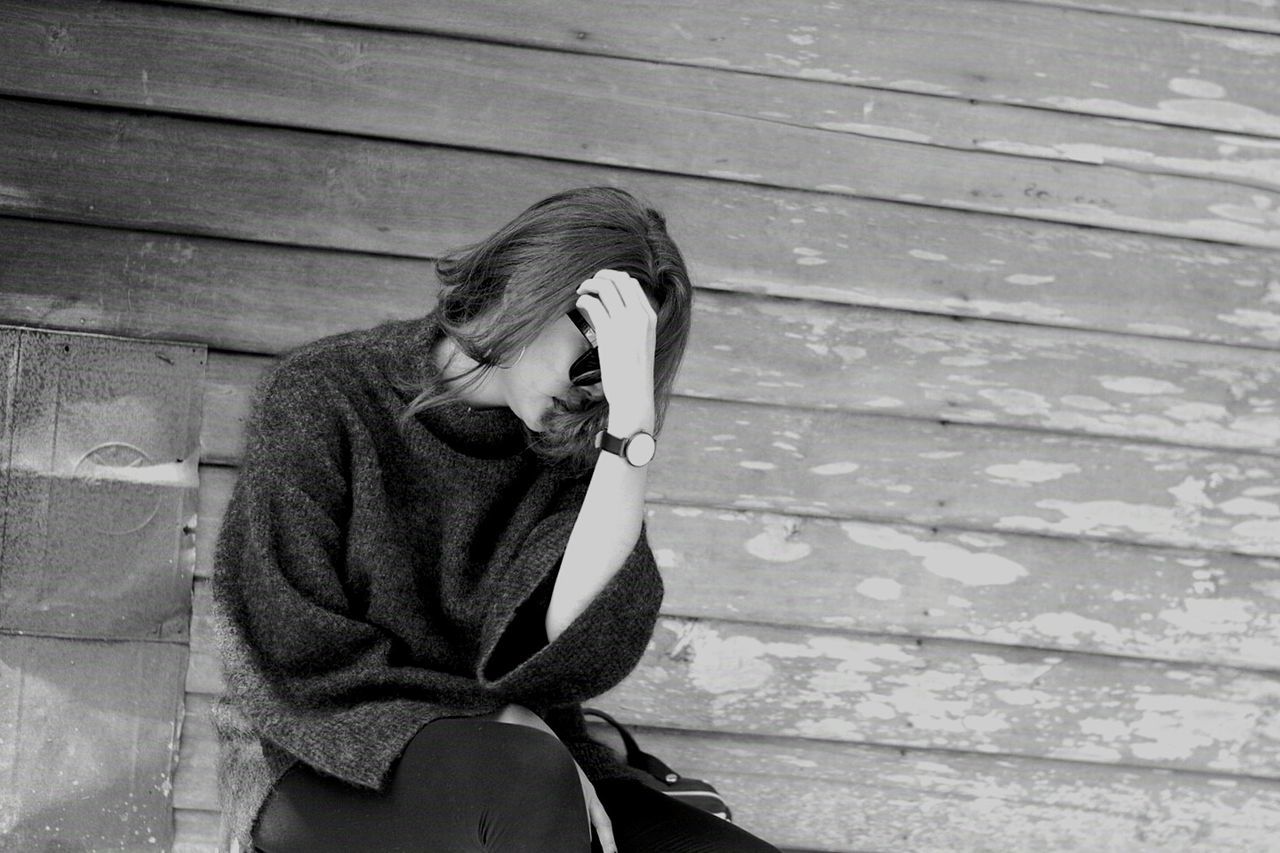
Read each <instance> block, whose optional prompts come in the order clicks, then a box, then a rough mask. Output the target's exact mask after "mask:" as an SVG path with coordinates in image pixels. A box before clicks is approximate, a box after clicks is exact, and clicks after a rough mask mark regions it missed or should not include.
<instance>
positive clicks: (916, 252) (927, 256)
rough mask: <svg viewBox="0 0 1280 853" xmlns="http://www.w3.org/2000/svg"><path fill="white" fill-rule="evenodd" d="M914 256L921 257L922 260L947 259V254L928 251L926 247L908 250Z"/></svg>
mask: <svg viewBox="0 0 1280 853" xmlns="http://www.w3.org/2000/svg"><path fill="white" fill-rule="evenodd" d="M907 254H908V255H910V256H911V257H913V258H919V259H920V260H922V261H945V260H947V256H946V255H944V254H941V253H940V252H926V251H925V250H924V249H912V250H911V251H910V252H907Z"/></svg>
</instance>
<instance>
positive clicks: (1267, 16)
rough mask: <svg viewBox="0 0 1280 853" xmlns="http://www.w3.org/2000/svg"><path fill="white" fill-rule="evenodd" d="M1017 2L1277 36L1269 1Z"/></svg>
mask: <svg viewBox="0 0 1280 853" xmlns="http://www.w3.org/2000/svg"><path fill="white" fill-rule="evenodd" d="M1020 2H1023V3H1039V4H1041V5H1044V6H1067V7H1069V8H1072V9H1089V10H1092V11H1098V12H1112V13H1115V14H1120V15H1134V16H1139V17H1145V18H1152V19H1155V20H1161V21H1185V22H1189V23H1195V24H1207V25H1210V26H1217V27H1231V28H1233V29H1239V30H1257V31H1259V32H1266V33H1280V7H1277V5H1276V4H1275V3H1273V2H1272V0H1020ZM1245 44H1248V42H1245Z"/></svg>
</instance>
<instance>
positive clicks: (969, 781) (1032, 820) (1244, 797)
mask: <svg viewBox="0 0 1280 853" xmlns="http://www.w3.org/2000/svg"><path fill="white" fill-rule="evenodd" d="M211 702H212V697H208V696H201V695H196V694H188V696H187V722H186V725H185V726H184V727H183V732H182V743H181V755H182V760H181V762H180V764H179V771H178V773H177V775H176V776H175V779H174V800H175V803H176V805H177V806H178V812H177V814H178V816H179V820H178V836H179V838H180V839H182V840H183V842H184V843H199V842H200V841H201V840H204V839H207V838H208V837H209V835H208V833H210V832H216V822H215V821H214V820H212V819H211V816H212V815H213V814H215V813H216V809H217V808H218V801H217V791H216V787H215V785H214V776H213V763H212V762H213V761H214V760H215V756H216V749H217V747H216V743H215V742H214V741H213V731H212V727H211V726H210V724H209V722H208V717H207V715H208V709H209V706H210V703H211ZM589 704H591V705H592V706H593V707H599V708H602V709H604V710H606V711H607V712H609V713H611V714H613V715H614V716H616V717H617V718H618V719H619V720H620V721H621V722H623V723H624V724H625V725H627V726H628V727H630V728H632V730H633V732H634V734H635V737H636V738H637V740H638V741H639V743H640V745H641V748H643V749H645V750H646V751H649V752H652V753H653V754H655V755H658V756H659V757H661V758H662V759H663V760H664V761H666V762H667V763H669V764H670V765H671V766H672V767H674V768H675V769H676V770H678V771H680V772H681V773H684V774H686V775H689V776H693V777H696V778H702V779H706V780H708V781H710V782H711V783H712V784H713V785H715V786H716V788H717V789H718V790H719V791H720V792H721V793H722V794H723V795H724V796H725V798H726V800H727V802H728V803H729V804H730V806H731V807H732V808H733V810H734V815H735V819H736V821H737V822H738V823H740V824H741V825H742V826H744V827H746V828H749V829H750V830H752V831H753V832H755V833H756V834H758V835H760V836H761V837H762V838H766V839H768V840H769V841H771V842H773V843H774V844H776V845H779V846H780V847H782V848H784V849H791V848H796V849H804V850H823V851H838V853H850V851H854V850H917V851H937V853H951V851H955V850H984V851H992V853H1003V851H1010V853H1012V851H1018V853H1021V851H1025V850H1090V851H1095V850H1096V851H1116V853H1121V851H1123V853H1134V851H1147V850H1152V851H1155V850H1162V851H1167V850H1189V851H1196V850H1204V851H1209V850H1212V851H1237V850H1238V851H1257V850H1262V849H1266V847H1267V845H1268V844H1269V843H1270V840H1271V839H1272V838H1274V836H1275V834H1276V833H1277V832H1280V783H1277V782H1274V781H1270V780H1262V779H1250V778H1236V777H1226V776H1221V775H1215V774H1201V773H1177V772H1170V771H1163V770H1150V769H1137V768H1121V767H1111V766H1105V765H1099V764H1087V763H1081V762H1072V761H1046V760H1039V759H1028V758H1018V757H1015V756H1000V757H999V758H996V757H993V756H984V755H974V754H971V753H964V752H951V751H944V750H917V749H910V748H902V749H899V748H888V747H877V746H868V745H862V744H848V743H836V742H831V741H813V740H807V739H803V738H780V737H746V736H741V735H736V734H731V733H728V732H715V733H703V732H686V731H679V730H673V729H665V728H655V727H650V726H649V725H647V724H646V723H645V721H644V719H643V718H642V717H641V716H640V715H637V714H635V713H633V712H630V710H629V709H628V708H627V707H626V705H625V704H624V703H621V702H619V701H617V700H616V699H614V698H613V693H612V692H611V693H607V694H604V695H602V696H601V697H600V698H599V699H598V700H593V701H592V702H591V703H589ZM587 727H588V730H589V731H590V732H591V734H592V736H593V737H595V738H597V739H599V740H601V741H603V742H606V743H610V744H611V745H613V746H614V748H615V749H616V748H618V744H617V743H616V742H615V741H616V736H613V735H612V734H611V733H612V729H611V728H608V726H606V724H604V723H601V722H599V721H595V720H592V721H591V722H589V723H588V724H587ZM606 730H607V731H606ZM196 810H203V811H202V813H201V814H200V815H198V816H197V815H194V814H192V812H195V811H196ZM197 832H200V833H201V835H200V836H197V835H196V833H197ZM205 843H207V841H206V842H205ZM207 849H208V848H206V847H193V848H191V850H192V851H194V850H201V851H202V853H203V851H204V850H207Z"/></svg>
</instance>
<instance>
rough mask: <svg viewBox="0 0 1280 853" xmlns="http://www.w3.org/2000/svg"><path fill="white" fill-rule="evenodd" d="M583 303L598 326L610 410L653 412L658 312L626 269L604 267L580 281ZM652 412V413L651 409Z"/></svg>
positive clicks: (603, 384) (632, 413)
mask: <svg viewBox="0 0 1280 853" xmlns="http://www.w3.org/2000/svg"><path fill="white" fill-rule="evenodd" d="M578 294H579V296H578V300H577V303H576V304H577V306H578V308H580V309H581V310H582V311H583V312H585V313H586V315H587V319H588V320H589V321H590V323H591V326H592V328H594V329H595V330H596V346H597V347H598V348H599V351H600V385H601V389H600V390H601V391H603V392H604V396H605V399H606V400H608V401H609V411H610V414H613V413H615V412H620V413H621V414H622V415H624V416H627V417H631V416H635V417H637V418H641V419H643V418H644V417H645V416H646V414H649V413H652V411H653V407H654V402H653V358H654V349H655V346H656V341H655V338H656V337H657V326H658V315H657V313H656V312H655V311H654V310H653V304H652V303H651V302H650V301H649V297H648V296H647V295H646V294H645V292H644V290H643V289H642V288H641V287H640V282H638V281H636V280H635V279H634V278H632V277H631V276H630V275H628V274H627V273H625V272H619V271H618V270H611V269H602V270H600V271H599V272H597V273H596V274H595V275H594V276H592V277H591V278H589V279H587V280H586V281H584V282H583V283H582V284H580V285H578ZM649 416H650V417H651V414H650V415H649Z"/></svg>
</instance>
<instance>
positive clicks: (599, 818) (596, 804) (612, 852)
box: [589, 788, 618, 853]
mask: <svg viewBox="0 0 1280 853" xmlns="http://www.w3.org/2000/svg"><path fill="white" fill-rule="evenodd" d="M591 800H592V806H591V808H590V809H589V811H590V813H591V822H592V823H594V824H595V826H596V835H598V836H600V849H601V850H603V851H604V853H618V845H617V843H616V842H615V841H614V840H613V822H612V821H610V820H609V815H608V813H607V812H606V811H605V810H604V805H603V804H602V803H601V802H600V798H599V797H597V796H596V795H595V789H594V788H593V789H592V791H591Z"/></svg>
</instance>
